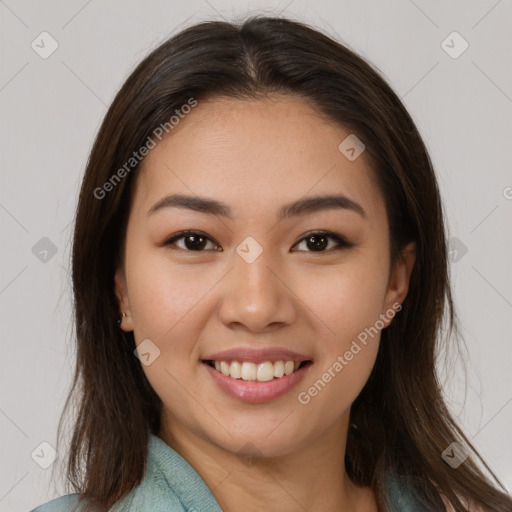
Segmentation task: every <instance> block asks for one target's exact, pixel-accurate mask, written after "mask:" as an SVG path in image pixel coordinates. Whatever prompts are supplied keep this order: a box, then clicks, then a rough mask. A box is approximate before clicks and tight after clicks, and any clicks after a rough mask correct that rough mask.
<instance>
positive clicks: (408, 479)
mask: <svg viewBox="0 0 512 512" xmlns="http://www.w3.org/2000/svg"><path fill="white" fill-rule="evenodd" d="M73 285H74V296H75V325H76V330H77V342H78V351H77V366H76V374H75V379H74V386H73V388H72V390H71V393H70V396H69V398H68V402H67V404H66V410H68V408H69V405H70V404H71V403H72V402H71V398H72V397H73V396H75V395H76V396H77V398H78V402H77V404H78V405H77V408H78V410H77V416H76V419H75V421H74V430H73V436H72V441H71V449H70V453H69V461H68V478H69V480H70V482H71V483H72V484H73V488H74V490H75V494H70V495H68V496H65V497H62V498H59V499H57V500H54V501H53V502H50V503H48V504H46V505H43V506H41V507H39V508H38V509H36V510H37V511H38V512H43V511H44V512H51V511H56V510H61V509H62V510H91V511H92V510H96V511H106V510H116V511H121V510H123V511H124V510H126V511H128V510H129V511H135V510H136V511H138V512H140V511H148V512H149V511H151V512H156V511H159V510H162V511H163V510H166V511H175V510H176V511H178V510H179V511H182V510H201V511H219V510H223V511H234V510H238V509H240V508H241V507H244V509H245V510H250V511H252V510H276V511H277V510H279V511H295V510H308V511H317V510H323V511H325V510H347V511H348V510H350V511H364V512H374V511H377V510H381V511H430V510H432V511H440V510H451V511H457V512H459V511H469V510H472V511H475V510H481V511H504V510H512V500H511V499H510V497H509V496H508V495H507V494H506V492H504V488H503V486H501V487H502V488H503V490H500V489H499V488H498V487H497V486H496V485H495V484H494V483H493V481H491V479H490V477H492V478H493V479H494V481H496V483H497V484H499V482H498V481H497V479H496V478H495V477H494V475H493V473H492V471H491V470H490V469H489V468H488V467H487V466H486V465H485V463H484V462H483V461H482V459H481V458H480V457H479V455H478V453H477V452H476V451H475V449H474V448H473V446H472V445H471V443H470V442H469V440H468V439H467V438H466V437H465V436H464V434H463V432H462V431H461V430H460V428H459V427H458V426H457V424H456V422H455V421H454V419H453V418H452V416H451V415H450V413H449V411H448V409H447V407H446V405H445V403H444V401H443V399H442V395H441V390H440V387H439V384H438V381H437V378H436V371H435V354H436V351H437V348H438V346H439V343H441V339H440V334H439V333H440V329H441V326H442V324H443V320H445V321H446V324H447V327H448V328H449V330H453V329H454V327H455V319H454V313H453V306H452V299H451V294H450V286H449V277H448V269H447V250H446V240H445V233H444V220H443V212H442V205H441V201H440V194H439V190H438V186H437V182H436V179H435V175H434V172H433V169H432V165H431V162H430V159H429V156H428V154H427V151H426V148H425V146H424V144H423V142H422V140H421V138H420V135H419V134H418V132H417V129H416V127H415V125H414V123H413V121H412V119H411V117H410V116H409V115H408V113H407V112H406V110H405V108H404V106H403V105H402V104H401V102H400V100H399V99H398V97H397V96H396V94H395V93H394V92H393V91H392V90H391V89H390V87H389V86H388V85H387V84H386V82H385V81H384V80H383V78H382V77H381V76H380V75H379V74H378V73H377V72H376V71H375V70H373V69H372V68H371V66H370V65H369V64H367V63H366V62H365V61H364V60H363V59H361V58H360V57H359V56H357V55H355V54H354V53H353V52H352V51H350V50H349V49H347V48H346V47H344V46H342V45H341V44H339V43H338V42H335V41H333V40H332V39H330V38H328V37H327V36H325V35H323V34H321V33H319V32H317V31H315V30H313V29H311V28H309V27H307V26H305V25H303V24H300V23H297V22H293V21H290V20H287V19H283V18H267V17H255V18H251V19H249V20H247V21H245V22H244V23H243V24H241V25H240V26H238V25H236V24H229V23H224V22H205V23H201V24H198V25H195V26H193V27H190V28H188V29H186V30H184V31H182V32H181V33H180V34H178V35H176V36H175V37H173V38H171V39H170V40H168V41H167V42H165V43H164V44H162V45H161V46H160V47H159V48H157V49H156V50H155V51H154V52H152V53H151V54H150V55H149V56H148V57H147V58H146V59H144V61H143V62H142V63H141V64H140V65H139V66H138V67H137V68H136V69H135V71H134V72H133V73H132V74H131V76H130V77H129V78H128V79H127V81H126V83H125V84H124V85H123V87H122V88H121V90H120V92H119V93H118V95H117V96H116V98H115V100H114V102H113V104H112V106H111V107H110V109H109V111H108V113H107V115H106V117H105V120H104V122H103V125H102V127H101V129H100V131H99V134H98V136H97V139H96V141H95V144H94V147H93V149H92V152H91V155H90V159H89V162H88V165H87V169H86V173H85V176H84V179H83V184H82V189H81V193H80V199H79V204H78V210H77V217H76V224H75V235H74V243H73ZM61 426H62V424H61ZM59 435H60V428H59ZM482 464H483V466H484V467H485V469H486V470H487V471H488V472H489V474H490V477H488V476H487V475H486V474H485V473H484V472H483V470H482V468H481V465H482ZM499 485H501V484H499ZM59 507H61V508H59Z"/></svg>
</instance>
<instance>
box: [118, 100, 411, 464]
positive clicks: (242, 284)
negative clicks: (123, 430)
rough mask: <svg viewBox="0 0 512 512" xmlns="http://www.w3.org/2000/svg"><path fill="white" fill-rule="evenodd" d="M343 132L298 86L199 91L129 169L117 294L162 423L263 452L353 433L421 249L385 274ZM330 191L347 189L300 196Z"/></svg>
mask: <svg viewBox="0 0 512 512" xmlns="http://www.w3.org/2000/svg"><path fill="white" fill-rule="evenodd" d="M349 135H350V132H349V131H347V130H345V129H343V128H342V127H340V126H339V125H335V124H334V123H328V122H326V121H325V120H323V119H322V118H321V117H320V116H319V115H318V114H317V113H316V111H314V110H312V109H311V107H310V106H309V105H308V104H307V103H305V102H304V101H303V100H300V99H295V98H292V97H287V96H274V97H272V98H270V99H266V100H253V101H242V100H235V99H226V98H222V99H220V98H217V99H215V100H210V101H199V103H198V105H197V106H196V107H195V108H194V109H193V110H192V112H191V113H190V114H188V115H187V116H186V117H185V118H184V119H182V120H181V121H180V123H179V124H178V125H177V126H176V127H175V128H174V129H173V130H172V132H171V133H170V135H169V136H168V137H167V138H166V139H163V141H162V142H161V143H159V144H158V145H157V146H156V148H155V149H153V150H151V151H150V153H149V154H148V156H147V157H146V158H145V160H144V161H143V164H142V167H141V168H140V169H139V170H138V171H136V172H137V173H138V176H137V182H136V187H135V193H134V197H133V203H132V207H131V211H130V216H129V220H128V226H127V236H126V248H125V251H126V252H125V261H124V268H123V269H118V271H117V273H116V277H115V284H116V294H117V297H118V298H119V301H120V311H121V312H124V313H126V317H125V318H124V319H123V322H122V328H123V329H124V330H125V331H131V330H133V331H134V336H135V340H136V344H137V345H138V346H139V345H141V344H142V345H141V346H140V347H139V352H140V355H141V361H142V363H143V370H144V372H145V373H146V375H147V378H148V380H149V382H150V383H151V385H152V387H153V388H154V390H155V392H156V393H157V394H158V395H159V397H160V398H161V400H162V402H163V404H164V413H163V415H164V417H163V419H164V422H166V423H165V424H166V428H169V429H171V431H172V430H173V429H176V431H178V430H179V429H181V431H183V432H185V431H186V432H188V433H189V434H192V435H196V436H199V437H200V438H201V439H202V440H203V441H204V440H206V441H209V442H211V443H214V444H215V445H217V446H219V447H221V448H223V449H225V450H228V451H230V452H233V453H235V452H239V450H240V449H241V448H242V446H244V445H246V446H250V445H248V444H247V443H251V445H254V446H255V447H256V449H257V451H258V453H260V454H261V455H263V456H270V455H283V454H286V453H290V452H292V451H296V450H299V449H301V447H305V446H307V445H308V444H310V443H311V442H312V441H313V440H315V439H318V438H319V436H325V435H327V434H328V433H335V434H336V436H338V437H340V434H343V433H344V432H345V433H346V428H347V425H348V418H349V411H350V406H351V404H352V402H353V401H354V399H355V398H356V397H357V395H358V394H359V392H360V391H361V389H362V388H363V386H364V384H365V382H366V380H367V379H368V376H369V374H370V372H371V369H372V367H373V364H374V361H375V358H376V354H377V350H378V346H379V336H380V332H378V331H380V329H382V327H383V326H385V325H388V324H389V321H390V320H391V318H392V317H393V316H394V314H395V312H396V309H397V305H398V304H400V303H401V302H402V301H403V299H404V298H405V295H406V293H407V286H408V280H409V275H410V271H411V268H412V265H413V262H414V261H413V260H414V253H413V251H412V249H411V250H410V251H408V252H406V253H404V254H405V257H404V259H403V260H401V262H400V263H399V264H398V265H397V266H396V267H394V268H393V269H392V271H391V272H390V254H389V252H390V251H389V230H388V221H387V216H386V210H385V205H384V200H383V197H382V196H381V193H380V192H379V190H378V188H377V186H376V183H375V180H374V176H373V175H372V171H371V169H370V164H369V160H368V158H367V154H366V153H365V152H364V151H363V152H362V153H361V154H360V156H358V157H357V153H358V151H359V150H360V149H361V148H360V147H357V146H354V142H353V139H352V138H349V139H348V140H347V141H345V142H344V143H343V144H342V146H341V150H340V149H339V146H340V144H341V143H342V142H343V141H344V140H345V139H346V138H347V137H348V136H349ZM351 147H353V148H354V151H352V150H351V149H350V148H351ZM342 151H343V152H342ZM354 157H357V158H354ZM176 194H179V195H182V196H189V197H190V200H189V201H184V203H185V204H183V201H182V202H181V206H180V204H178V202H176V201H174V202H173V201H172V200H171V199H170V198H171V196H173V195H176ZM323 196H339V199H337V200H331V201H325V202H322V201H318V202H317V203H314V202H310V203H305V206H306V207H301V206H300V205H301V204H302V202H303V201H306V200H308V199H310V198H318V197H323ZM206 199H207V200H208V203H201V202H200V201H201V200H206ZM296 202H298V203H299V206H298V207H297V206H296V207H293V208H290V207H288V208H287V206H288V205H290V204H292V203H296ZM214 203H215V205H217V203H222V207H219V206H215V208H214V207H212V206H211V205H213V204H214ZM187 204H188V206H187ZM308 204H309V207H307V206H308ZM194 205H195V206H196V207H194ZM199 205H203V206H202V207H201V208H199ZM204 205H210V207H209V208H206V206H204ZM200 210H201V211H200ZM207 210H209V211H207ZM282 211H284V212H285V213H286V214H285V215H281V212H282ZM185 230H187V231H194V232H198V233H195V234H194V235H192V236H191V235H190V234H189V236H184V237H181V238H177V239H176V240H174V242H169V243H168V244H166V241H169V239H170V238H172V237H173V236H174V235H177V234H178V233H179V232H181V231H185ZM326 231H327V232H331V233H334V234H336V235H339V237H340V238H341V239H342V243H341V244H340V243H338V242H337V240H336V238H331V237H327V236H326V235H325V233H322V232H326ZM317 232H320V233H318V234H316V235H315V236H312V234H313V233H317ZM201 237H202V238H201ZM409 249H410V248H409ZM228 350H230V351H231V350H234V351H235V352H234V353H233V352H232V353H226V354H219V353H220V352H224V351H228ZM287 351H289V352H287ZM217 354H218V355H217ZM210 360H216V361H217V366H218V367H220V371H219V370H216V369H215V368H212V367H211V366H210V365H209V364H208V363H207V362H206V361H210ZM222 360H223V361H225V363H221V361H222ZM234 361H237V362H238V363H240V364H239V365H238V366H237V364H236V363H234V364H233V362H234ZM278 361H283V363H279V362H278ZM287 361H293V362H294V363H297V364H295V365H291V364H290V363H288V364H286V362H287ZM303 361H307V362H306V363H301V362H303ZM244 362H245V364H243V363H244ZM230 363H231V364H230ZM299 363H301V364H302V366H299V368H298V369H297V370H296V371H295V372H294V373H292V374H291V375H287V374H286V373H287V372H289V371H290V368H291V367H292V366H293V367H295V366H298V364H299ZM210 364H213V365H215V363H210ZM283 366H284V367H285V368H284V369H285V370H286V373H285V375H284V376H280V375H282V373H283ZM222 370H224V372H225V373H229V375H230V376H226V375H224V374H223V373H222ZM237 372H241V375H242V376H243V378H236V377H237V376H238V377H239V376H240V374H239V373H237ZM274 372H276V376H274V375H273V374H274ZM231 374H233V377H231ZM254 378H256V379H257V380H253V379H254ZM246 379H248V380H246ZM341 437H342V436H341ZM340 442H341V441H340Z"/></svg>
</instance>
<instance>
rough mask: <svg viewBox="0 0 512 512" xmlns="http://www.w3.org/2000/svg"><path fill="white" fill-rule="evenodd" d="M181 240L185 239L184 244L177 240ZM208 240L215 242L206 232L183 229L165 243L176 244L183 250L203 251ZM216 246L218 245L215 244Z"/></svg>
mask: <svg viewBox="0 0 512 512" xmlns="http://www.w3.org/2000/svg"><path fill="white" fill-rule="evenodd" d="M181 240H183V244H182V246H179V245H177V244H176V242H177V241H181ZM208 242H212V243H213V241H212V239H211V238H210V237H209V236H207V235H205V234H204V233H200V232H198V231H182V232H181V233H177V234H176V235H173V236H172V237H171V238H169V239H167V240H166V241H165V242H164V244H163V245H176V247H177V248H178V249H180V250H183V251H189V252H203V250H204V249H205V247H206V246H207V244H208ZM214 246H215V247H218V246H216V245H215V244H214ZM214 250H217V249H214Z"/></svg>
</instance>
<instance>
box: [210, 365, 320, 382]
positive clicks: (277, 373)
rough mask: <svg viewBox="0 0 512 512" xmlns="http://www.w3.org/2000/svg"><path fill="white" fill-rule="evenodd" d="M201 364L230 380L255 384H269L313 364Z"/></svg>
mask: <svg viewBox="0 0 512 512" xmlns="http://www.w3.org/2000/svg"><path fill="white" fill-rule="evenodd" d="M202 362H203V363H204V364H206V365H208V366H209V367H211V368H213V369H214V370H215V371H216V372H218V373H221V374H222V375H224V376H225V377H228V378H230V379H233V380H244V381H255V382H270V381H272V380H276V379H282V378H283V377H285V376H287V375H291V374H293V373H295V372H298V371H299V370H301V369H302V368H305V367H306V366H309V365H311V364H313V362H312V361H310V360H305V361H292V360H288V361H285V360H279V361H263V362H261V363H253V362H250V361H216V360H213V359H208V360H203V361H202Z"/></svg>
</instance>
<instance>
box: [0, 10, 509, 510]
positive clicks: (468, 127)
mask: <svg viewBox="0 0 512 512" xmlns="http://www.w3.org/2000/svg"><path fill="white" fill-rule="evenodd" d="M248 11H252V12H262V11H265V12H267V13H270V14H286V15H288V16H291V17H292V18H295V19H298V20H302V21H305V22H307V23H310V24H312V25H314V26H316V27H318V28H320V29H322V30H324V31H326V32H327V33H328V34H330V35H331V36H333V37H335V38H337V39H339V40H341V41H344V42H345V43H347V44H348V45H350V46H351V47H352V48H353V49H354V50H356V51H358V52H359V53H360V54H361V55H363V56H364V57H366V58H367V59H368V60H370V61H371V62H372V63H373V64H374V65H376V66H377V67H378V68H379V69H380V70H381V71H382V72H383V73H384V74H385V75H386V77H387V78H388V80H389V82H390V84H391V86H392V87H393V88H394V89H395V90H396V91H397V93H398V94H399V96H400V97H401V98H402V99H403V101H404V103H405V105H406V107H407V108H408V109H409V111H410V113H411V115H412V116H413V118H414V119H415V121H416V122H417V125H418V127H419V129H420V132H421V133H422V135H423V137H424V139H425V142H426V144H427V147H428V148H429V150H430V154H431V157H432V159H433V162H434V165H435V168H436V169H437V172H438V176H439V181H440V186H441V190H442V195H443V199H444V201H445V205H446V212H447V215H448V220H449V227H450V231H451V236H452V237H455V238H456V239H457V240H455V241H452V244H453V248H454V249H456V250H457V251H458V252H457V253H455V252H453V253H452V259H453V261H452V273H453V275H452V280H453V285H454V291H455V301H456V305H457V308H458V311H459V315H460V319H461V323H462V326H463V330H462V333H463V335H464V337H465V340H466V343H467V347H468V352H467V354H466V356H467V357H468V358H469V363H468V365H467V369H468V372H467V380H465V378H464V374H463V373H462V371H461V366H460V364H459V363H458V362H457V361H455V362H454V363H452V365H451V366H448V367H444V366H443V367H442V368H440V370H441V372H442V375H446V376H447V377H448V380H447V381H446V383H445V390H446V395H447V398H448V402H449V404H450V407H451V410H452V411H453V412H454V414H455V415H456V416H457V417H458V418H459V419H460V422H461V424H462V425H463V427H464V430H465V432H466V433H467V434H468V436H469V437H470V439H471V440H472V441H473V442H474V444H475V445H476V447H477V448H478V449H479V450H480V452H481V454H482V455H483V456H484V458H485V459H486V460H487V461H488V462H489V463H490V465H491V467H492V468H493V469H494V470H495V471H496V473H497V474H498V476H499V477H500V478H501V479H502V481H503V482H504V484H505V485H506V486H507V488H508V489H509V490H510V489H511V488H512V463H511V456H512V438H511V436H510V431H511V429H510V426H511V424H512V404H511V402H512V377H511V372H510V367H511V364H512V350H511V349H510V347H511V341H512V340H511V335H510V332H511V330H512V314H511V313H512V273H511V271H510V261H512V258H511V255H512V237H511V220H512V173H511V160H512V155H511V152H510V135H511V133H512V53H511V51H510V50H511V48H512V30H511V26H510V22H511V20H512V2H511V1H510V0H501V1H496V0H489V1H487V0H486V1H483V0H482V1H478V2H477V1H452V2H449V3H448V2H440V1H436V2H427V1H420V0H414V1H412V0H393V1H386V2H376V1H373V2H372V1H369V0H366V1H361V0H359V1H356V0H352V1H351V0H343V1H334V0H333V1H328V0H317V1H315V2H312V1H311V2H306V1H301V0H295V1H291V2H290V1H289V0H286V1H282V2H277V1H274V2H267V3H265V2H248V3H244V2H239V3H235V2H233V1H229V0H209V1H206V0H189V1H187V2H183V3H179V4H178V3H177V2H176V3H174V2H168V1H167V2H166V1H163V0H161V1H153V2H142V1H129V2H121V1H120V0H117V1H109V2H100V1H99V0H89V1H85V0H73V1H66V2H41V1H35V0H34V1H15V0H0V20H1V21H0V23H1V32H0V33H1V38H2V41H1V43H0V48H1V71H0V108H1V120H2V121H1V127H0V129H1V134H0V144H1V155H2V159H1V164H2V165H1V189H0V223H1V224H0V225H1V236H2V245H1V247H2V250H1V251H0V257H1V272H0V306H1V324H0V325H1V335H2V338H1V339H2V345H1V346H2V358H1V360H0V393H1V394H0V433H1V435H0V461H1V468H0V511H10V512H12V511H24V510H29V509H31V508H32V507H34V506H36V505H38V504H40V503H43V502H46V501H48V500H50V499H52V498H54V497H56V496H57V495H59V494H60V493H61V486H58V487H57V488H55V487H54V485H53V484H52V483H51V481H50V473H51V467H50V468H49V469H42V468H41V467H40V466H39V465H38V464H36V462H34V460H33V459H32V458H31V454H32V452H33V451H34V450H35V449H36V448H38V447H39V445H40V443H41V442H44V441H46V442H48V443H50V445H52V446H55V435H56V427H57V422H58V419H59V415H60V412H61V410H62V406H63V404H64V399H65V396H66V393H67V390H68V386H69V383H70V378H71V370H72V364H73V357H74V350H73V345H72V343H71V321H70V319H71V306H70V305H71V295H70V283H69V273H68V269H69V248H70V237H71V227H72V226H71V224H70V223H71V221H72V219H73V214H74V208H75V204H76V200H77V193H78V186H79V184H80V179H81V176H82V173H83V170H84V167H85V163H86V160H87V156H88V152H89V150H90V147H91V144H92V141H93V137H94V136H95V133H96V131H97V129H98V127H99V124H100V122H101V120H102V118H103V116H104V114H105V112H106V109H107V105H109V103H110V102H111V101H112V99H113V96H114V94H115V93H116V91H117V89H118V88H119V87H120V85H121V84H122V82H123V81H124V79H125V78H126V77H127V75H128V73H129V72H130V71H131V70H132V69H133V67H134V65H135V64H136V63H138V62H139V61H140V60H141V59H142V58H143V57H144V56H145V55H146V54H147V52H148V51H149V50H150V49H152V48H154V47H155V46H156V45H158V43H159V42H161V41H162V40H163V39H164V38H167V37H168V36H170V35H171V34H173V33H175V32H177V31H178V30H180V29H181V28H183V27H184V26H188V25H190V24H192V23H194V22H197V21H202V20H205V19H211V18H216V19H221V18H222V17H226V18H228V19H230V18H232V17H233V16H239V15H243V14H245V13H246V12H248ZM43 31H47V32H48V33H50V34H51V36H52V37H53V38H54V39H55V40H56V41H57V43H58V48H57V50H56V51H55V52H54V53H53V54H52V55H51V56H49V57H48V58H47V59H43V58H41V56H40V55H39V54H38V53H36V51H34V50H33V49H32V47H31V43H32V41H34V40H35V42H36V43H38V41H39V43H38V44H39V46H40V47H41V46H43V45H44V48H45V49H46V50H48V49H49V48H50V44H49V43H50V41H49V39H45V40H44V41H43V43H41V38H40V37H38V36H39V34H41V32H43ZM453 31H457V32H458V33H459V34H460V35H461V36H462V37H463V38H464V40H466V41H467V43H468V44H469V47H468V49H467V50H466V51H465V52H464V53H462V54H461V55H460V56H458V58H452V56H450V55H449V54H448V53H447V52H446V51H445V49H448V48H446V45H449V46H451V47H452V48H451V50H449V51H451V52H452V54H453V53H454V52H458V51H459V50H460V49H461V48H462V46H461V45H462V41H461V40H458V39H457V38H455V39H453V37H452V38H451V39H450V38H448V40H447V42H446V43H444V45H443V44H442V42H443V41H444V40H445V39H446V38H447V36H448V35H449V34H451V33H452V32H453ZM45 37H46V36H45ZM452 41H453V42H452ZM41 50H42V49H41ZM41 50H40V51H41ZM44 237H47V238H48V239H49V240H50V241H51V244H50V242H48V240H43V241H41V239H42V238H44ZM52 244H53V245H54V246H55V247H54V250H55V249H56V250H57V252H56V254H54V255H53V254H52V250H51V249H52V247H53V245H52ZM34 247H35V248H34ZM45 250H46V251H48V252H45ZM466 250H467V252H465V251H466ZM38 449H39V452H38V453H42V454H43V458H44V457H45V456H47V455H44V454H45V453H46V454H48V447H44V446H43V447H42V448H38ZM41 450H42V451H41ZM45 450H46V451H45ZM57 460H62V457H61V459H57Z"/></svg>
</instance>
